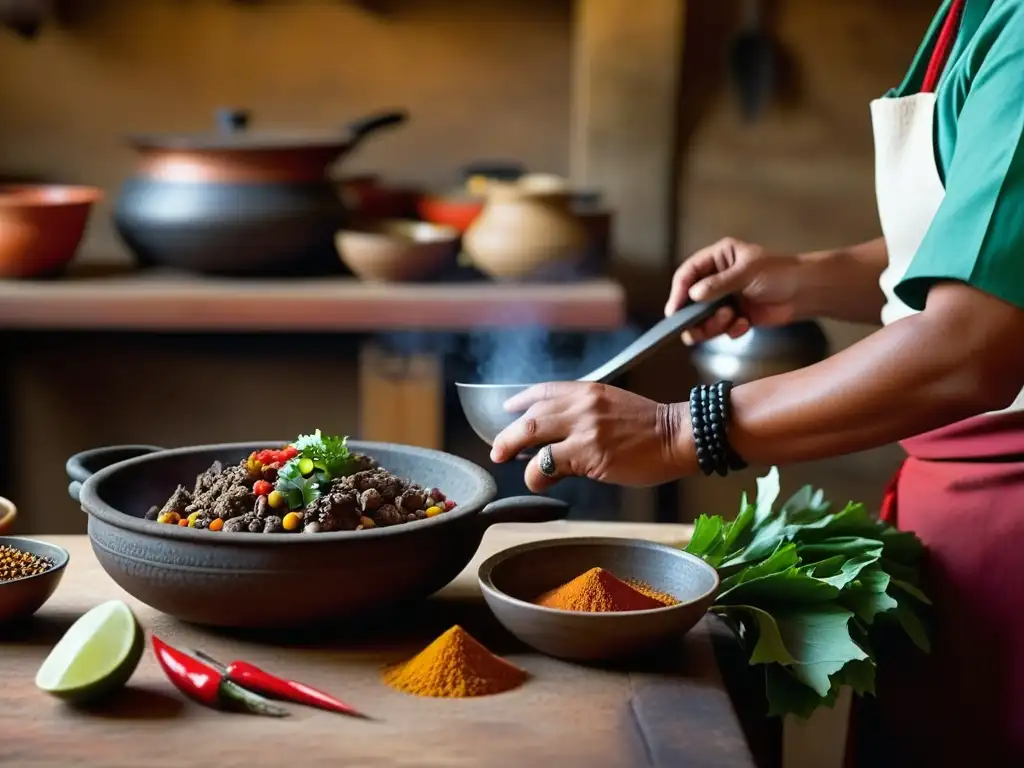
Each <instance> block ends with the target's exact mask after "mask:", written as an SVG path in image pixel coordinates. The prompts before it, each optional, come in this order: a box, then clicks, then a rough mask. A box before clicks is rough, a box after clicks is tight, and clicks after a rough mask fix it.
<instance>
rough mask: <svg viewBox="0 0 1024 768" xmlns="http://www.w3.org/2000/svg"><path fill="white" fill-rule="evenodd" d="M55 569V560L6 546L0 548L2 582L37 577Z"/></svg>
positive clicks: (0, 577)
mask: <svg viewBox="0 0 1024 768" xmlns="http://www.w3.org/2000/svg"><path fill="white" fill-rule="evenodd" d="M51 568H53V560H51V559H50V558H48V557H40V556H39V555H33V554H32V553H31V552H25V551H24V550H22V549H15V548H14V547H10V546H7V545H6V544H5V545H3V546H0V581H14V580H15V579H23V578H25V577H26V576H35V575H37V574H40V573H46V571H48V570H50V569H51Z"/></svg>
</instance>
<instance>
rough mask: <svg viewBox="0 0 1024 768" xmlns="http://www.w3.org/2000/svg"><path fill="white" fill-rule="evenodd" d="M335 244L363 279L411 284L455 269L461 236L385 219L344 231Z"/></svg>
mask: <svg viewBox="0 0 1024 768" xmlns="http://www.w3.org/2000/svg"><path fill="white" fill-rule="evenodd" d="M335 244H336V245H337V248H338V255H339V256H340V257H341V260H342V262H343V263H344V264H345V266H347V267H348V268H349V269H351V270H352V272H353V273H354V274H356V275H357V276H358V277H360V278H362V279H363V280H371V281H376V282H409V281H415V280H427V279H429V278H432V277H435V276H437V275H439V274H440V273H442V272H444V271H445V270H446V269H449V268H451V267H453V266H454V265H455V263H456V259H457V257H458V246H459V233H458V232H457V231H456V230H455V229H454V228H453V227H448V226H443V225H439V224H429V223H427V222H422V221H404V220H401V219H386V220H382V221H378V222H375V223H369V224H363V225H360V226H359V227H358V228H353V229H345V230H342V231H341V232H339V233H338V234H337V235H336V237H335Z"/></svg>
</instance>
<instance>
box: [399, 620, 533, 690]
mask: <svg viewBox="0 0 1024 768" xmlns="http://www.w3.org/2000/svg"><path fill="white" fill-rule="evenodd" d="M383 677H384V682H385V683H387V684H388V685H390V686H391V687H392V688H394V689H396V690H399V691H402V692H404V693H411V694H413V695H416V696H434V697H444V698H458V699H461V698H466V697H469V696H489V695H491V694H495V693H502V692H504V691H509V690H512V689H513V688H518V687H519V686H520V685H522V684H523V683H524V682H525V681H526V677H527V675H526V672H524V671H523V670H521V669H519V667H516V666H514V665H512V664H510V663H509V662H507V661H505V660H504V659H502V658H500V657H498V656H495V655H494V654H493V653H491V652H490V651H489V650H487V649H486V648H485V647H484V646H483V645H481V644H480V643H479V642H478V641H477V640H476V639H475V638H473V637H472V636H471V635H470V634H469V633H468V632H466V630H464V629H463V628H462V627H460V626H459V625H455V626H454V627H452V628H451V629H449V630H448V631H447V632H445V633H444V634H443V635H441V636H440V637H438V638H437V639H436V640H435V641H434V642H432V643H431V644H430V645H428V646H427V647H426V648H425V649H424V650H423V651H421V652H420V653H419V655H417V656H414V657H413V658H411V659H409V660H408V661H406V662H404V663H402V664H398V665H395V666H393V667H390V668H388V669H386V670H385V671H384V675H383Z"/></svg>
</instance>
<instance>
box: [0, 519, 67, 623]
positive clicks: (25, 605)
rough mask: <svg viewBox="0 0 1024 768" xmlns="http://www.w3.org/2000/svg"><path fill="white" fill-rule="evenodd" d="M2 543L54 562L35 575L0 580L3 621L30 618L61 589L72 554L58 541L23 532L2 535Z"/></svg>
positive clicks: (0, 606) (0, 603) (0, 545)
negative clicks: (24, 536)
mask: <svg viewBox="0 0 1024 768" xmlns="http://www.w3.org/2000/svg"><path fill="white" fill-rule="evenodd" d="M0 547H12V548H14V549H17V550H21V551H22V552H28V553H29V554H33V555H36V556H38V557H48V558H49V559H50V560H52V561H53V566H52V567H50V568H48V569H47V570H45V571H43V572H42V573H37V574H35V575H32V576H24V577H22V578H20V579H12V580H10V581H0V625H2V624H4V623H8V622H13V621H16V620H18V619H27V618H28V617H29V616H31V615H32V614H34V613H35V612H36V611H38V610H39V609H40V608H41V607H42V606H43V603H45V602H46V601H47V600H49V599H50V595H52V594H53V591H54V590H55V589H57V585H58V584H60V580H61V577H63V576H64V569H65V568H66V567H67V564H68V561H69V560H70V559H71V556H70V555H69V554H68V552H67V550H65V549H62V548H61V547H58V546H57V545H56V544H49V543H47V542H45V541H37V540H36V539H26V538H23V537H21V536H0Z"/></svg>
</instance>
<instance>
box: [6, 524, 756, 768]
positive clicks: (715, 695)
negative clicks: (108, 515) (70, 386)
mask: <svg viewBox="0 0 1024 768" xmlns="http://www.w3.org/2000/svg"><path fill="white" fill-rule="evenodd" d="M689 533H690V528H689V527H688V526H669V525H662V526H655V525H637V524H633V525H627V524H622V523H576V522H573V523H552V524H549V525H546V526H523V525H503V526H496V527H495V528H493V529H492V530H491V531H489V532H488V534H487V536H486V537H485V539H484V543H483V546H482V547H481V550H480V552H479V553H478V555H477V557H476V559H475V560H474V562H473V563H471V564H470V565H469V567H468V568H467V569H466V570H465V571H464V572H463V573H462V574H461V575H460V576H459V578H458V579H457V580H456V581H455V582H453V584H451V585H450V586H449V587H448V588H447V589H445V590H444V591H443V592H442V593H441V594H440V595H438V596H437V597H436V598H435V599H433V600H431V601H429V603H428V604H427V605H425V606H424V607H423V609H422V613H418V614H417V615H415V616H410V617H407V620H405V621H403V622H398V623H396V624H395V625H394V626H392V627H387V628H377V629H375V630H373V631H359V630H358V629H356V628H353V630H352V632H351V634H347V635H346V636H345V637H337V636H334V637H330V636H325V635H321V636H298V635H296V636H292V637H290V638H289V641H290V645H288V646H284V645H280V644H273V643H269V642H267V641H266V639H265V638H264V640H263V641H260V640H259V639H257V638H255V637H253V636H252V635H247V636H246V635H240V636H239V635H232V634H229V633H220V632H213V631H209V630H204V629H201V628H197V627H193V626H186V625H183V624H180V623H178V622H177V621H175V620H173V619H170V618H168V617H165V616H162V615H159V614H157V613H155V612H154V611H152V610H150V609H148V608H146V607H145V606H142V605H140V604H138V603H137V602H135V601H134V600H132V599H131V598H129V597H127V595H126V594H125V593H124V592H122V590H121V589H120V588H118V587H117V586H116V585H115V584H114V583H113V582H112V581H111V580H110V579H109V578H108V577H107V576H106V575H105V573H104V572H103V571H102V569H101V568H100V566H99V564H98V563H97V561H96V559H95V558H94V557H93V555H92V553H91V550H90V548H89V544H88V541H87V540H86V538H85V537H59V536H58V537H51V538H50V540H52V541H54V542H56V543H59V544H61V545H62V546H64V547H66V548H67V549H68V550H69V551H70V552H71V563H70V565H69V566H68V571H67V573H66V574H65V576H64V579H63V582H62V583H61V585H60V588H59V589H58V590H57V592H56V593H55V595H54V596H53V597H52V598H51V600H50V601H49V602H48V603H47V604H46V605H45V606H44V607H43V608H42V609H41V610H40V612H39V613H38V614H37V616H36V618H35V619H34V620H33V621H31V622H29V623H28V624H26V625H25V626H23V627H21V628H18V629H17V630H0V679H2V680H3V682H4V685H3V686H2V687H0V765H12V766H14V765H17V766H19V768H34V767H36V766H57V765H60V766H63V765H68V764H71V765H76V766H87V767H91V766H96V767H97V768H100V767H101V766H102V768H121V767H124V768H129V767H130V768H138V767H139V766H146V768H159V767H162V766H181V765H197V766H217V767H218V768H221V767H224V768H226V767H227V766H239V767H240V768H241V767H243V766H284V765H293V766H295V768H305V767H306V766H309V767H310V768H312V767H313V766H332V768H333V767H334V766H417V767H429V766H473V767H474V768H489V767H490V766H537V767H538V768H540V766H549V765H550V766H567V767H569V766H578V767H579V768H594V767H595V766H601V767H602V768H617V767H619V766H621V768H635V767H636V766H700V768H717V767H721V768H726V767H727V766H728V767H729V768H732V767H734V766H735V767H737V768H738V767H739V766H744V767H747V766H752V765H753V764H754V763H753V761H752V758H751V755H750V752H749V749H748V746H747V743H746V741H745V740H744V737H743V734H742V732H741V729H740V726H739V723H738V720H737V717H736V714H735V711H734V709H733V706H732V704H731V702H730V699H729V696H728V694H727V693H726V691H725V689H724V686H723V684H722V680H721V678H720V676H719V671H718V668H717V666H716V662H715V658H714V654H713V651H712V648H711V644H710V642H709V636H708V627H707V626H706V625H705V624H701V625H699V626H698V627H697V628H696V629H695V630H693V631H692V632H691V633H690V634H689V635H688V636H687V637H686V638H684V639H683V640H681V641H680V647H679V649H678V650H679V653H678V657H676V658H675V659H674V662H673V664H672V665H671V666H674V667H675V669H674V670H673V671H672V672H664V671H662V672H656V671H632V672H629V671H622V670H619V671H615V670H608V669H595V668H589V667H583V666H578V665H574V664H569V663H565V662H562V661H558V660H555V659H551V658H547V657H544V656H541V655H539V654H536V653H533V652H531V651H530V650H529V649H526V648H524V647H523V646H521V645H518V644H516V643H514V642H513V641H512V639H511V638H509V637H508V636H507V635H506V634H505V633H504V632H503V631H501V630H500V628H499V627H497V625H496V623H495V622H494V620H493V618H492V617H491V616H490V613H489V612H488V611H487V609H486V607H485V606H484V604H483V602H482V600H481V598H480V596H479V593H478V592H477V587H476V577H475V574H476V569H477V566H478V565H479V563H480V561H481V559H482V558H483V557H486V556H487V555H489V554H491V553H493V552H495V551H497V550H499V549H503V548H505V547H508V546H511V545H513V544H517V543H520V542H523V541H528V540H531V539H535V538H539V537H550V536H567V535H587V534H598V535H615V536H638V537H645V538H649V539H656V540H662V541H679V540H685V539H686V538H687V537H688V536H689ZM307 586H308V585H307ZM112 598H120V599H125V600H127V601H128V602H129V603H130V604H131V605H132V607H133V608H134V609H136V611H137V615H138V617H139V619H140V621H141V622H142V623H143V624H144V626H146V627H147V628H148V629H150V630H153V631H155V632H157V633H158V634H159V635H160V636H161V637H163V638H165V639H166V640H168V641H170V642H171V643H172V644H176V645H179V646H183V647H201V648H203V649H204V650H206V651H208V652H209V653H211V654H212V655H213V656H215V657H218V658H220V659H222V660H229V659H231V658H238V657H240V658H245V659H248V660H251V661H253V662H255V663H257V664H259V665H262V666H265V667H267V668H269V669H271V670H274V671H277V672H280V673H283V674H285V675H288V676H292V677H294V678H296V679H299V680H304V681H307V682H309V683H311V684H313V685H318V686H321V687H323V688H324V689H326V690H329V691H332V692H335V693H337V694H338V695H340V696H341V697H342V698H345V699H347V700H349V701H350V702H351V703H353V704H355V705H356V706H360V707H362V708H364V709H365V710H366V711H367V712H368V713H370V714H372V715H374V716H376V717H377V718H379V720H377V721H375V722H364V721H358V720H352V719H347V718H344V717H341V716H338V715H332V714H327V713H322V712H318V711H314V710H309V709H304V708H300V707H293V708H292V709H293V713H294V714H293V716H292V717H290V718H287V719H285V720H271V719H265V718H260V717H255V716H249V715H234V714H222V713H218V712H213V711H211V710H208V709H206V708H204V707H202V706H200V705H198V704H194V703H192V702H189V701H187V700H185V699H184V698H183V697H182V696H180V695H179V694H178V692H177V691H176V690H175V689H174V688H173V687H172V686H171V685H170V683H169V682H168V681H167V680H166V679H165V678H164V677H163V674H162V672H161V671H160V669H159V668H158V666H157V664H156V662H155V660H154V659H153V657H152V654H151V653H150V652H149V651H148V649H147V652H146V654H145V655H144V657H143V660H142V663H141V664H140V666H139V668H138V670H137V671H136V673H135V675H134V677H133V678H132V680H131V682H130V685H129V687H128V688H127V689H126V690H125V691H123V692H122V693H121V694H120V695H119V696H117V697H115V698H114V699H112V700H110V702H109V703H106V704H104V705H103V706H101V707H97V708H93V709H91V710H77V709H73V708H71V707H69V706H66V705H64V704H63V703H61V702H58V701H56V700H54V699H51V698H49V697H47V696H46V695H45V694H42V693H40V692H38V691H37V690H36V689H35V687H34V684H33V677H34V674H35V671H36V669H37V668H38V666H39V664H40V663H41V662H42V660H43V658H44V657H45V656H46V653H47V652H48V650H49V648H50V647H51V646H52V644H53V643H54V642H55V641H56V640H57V639H58V638H59V636H60V634H61V633H62V632H63V631H64V630H65V629H66V628H67V626H68V625H69V624H70V623H71V622H72V621H73V620H74V619H75V618H77V617H78V616H79V615H81V613H82V612H83V611H85V610H87V609H88V608H90V607H91V606H94V605H96V604H98V603H100V602H102V601H104V600H108V599H112ZM453 623H461V624H462V625H463V626H465V627H466V628H467V630H469V631H470V632H471V633H473V634H474V635H475V636H477V637H478V638H479V639H481V640H482V641H483V642H485V643H486V644H487V645H488V646H489V647H491V648H492V650H494V651H495V652H498V653H501V654H502V655H504V656H506V657H507V658H509V659H510V660H512V661H513V662H515V663H516V664H519V665H521V666H522V667H523V668H525V669H526V670H527V671H528V672H529V673H531V675H532V679H531V680H530V681H529V682H528V683H527V684H526V685H525V686H523V687H522V688H520V689H518V690H516V691H513V692H509V693H506V694H501V695H498V696H494V697H485V698H480V699H466V700H437V699H425V698H418V697H413V696H408V695H405V694H401V693H398V692H395V691H393V690H391V689H390V688H388V687H386V686H384V685H383V684H382V683H381V682H380V681H379V677H378V675H379V670H380V667H381V666H382V665H383V664H386V663H389V662H394V661H398V660H401V659H404V658H407V657H408V656H410V655H412V654H414V653H416V652H417V651H418V650H420V649H421V648H422V647H423V646H425V645H426V644H427V643H428V642H429V641H430V640H431V639H433V638H434V637H436V635H437V634H439V633H440V632H441V631H443V630H444V629H447V628H448V627H449V626H451V625H452V624H453ZM673 656H675V654H673Z"/></svg>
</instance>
